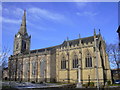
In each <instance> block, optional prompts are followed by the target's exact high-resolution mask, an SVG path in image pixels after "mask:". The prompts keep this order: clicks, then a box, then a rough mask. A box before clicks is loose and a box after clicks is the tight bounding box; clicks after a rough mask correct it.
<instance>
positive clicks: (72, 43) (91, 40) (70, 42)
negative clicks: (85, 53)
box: [61, 34, 100, 47]
mask: <svg viewBox="0 0 120 90" xmlns="http://www.w3.org/2000/svg"><path fill="white" fill-rule="evenodd" d="M99 36H100V34H98V35H97V36H96V37H99ZM80 40H81V43H86V44H87V43H88V42H93V41H94V36H90V37H85V38H80V39H75V40H69V41H64V42H63V43H62V44H61V46H63V47H64V46H65V47H66V46H67V42H69V45H70V46H71V45H73V46H74V45H78V44H79V41H80Z"/></svg>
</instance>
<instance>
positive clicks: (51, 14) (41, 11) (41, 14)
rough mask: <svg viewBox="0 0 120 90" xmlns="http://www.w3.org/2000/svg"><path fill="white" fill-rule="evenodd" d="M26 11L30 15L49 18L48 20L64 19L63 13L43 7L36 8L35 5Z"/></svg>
mask: <svg viewBox="0 0 120 90" xmlns="http://www.w3.org/2000/svg"><path fill="white" fill-rule="evenodd" d="M28 13H30V14H31V15H32V17H35V18H38V19H41V18H44V19H50V20H54V21H62V20H64V19H65V17H64V15H61V14H58V13H54V12H50V11H48V10H45V9H41V8H36V7H33V8H29V9H28Z"/></svg>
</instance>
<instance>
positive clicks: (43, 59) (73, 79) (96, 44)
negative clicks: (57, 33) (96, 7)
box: [8, 11, 111, 84]
mask: <svg viewBox="0 0 120 90" xmlns="http://www.w3.org/2000/svg"><path fill="white" fill-rule="evenodd" d="M30 41H31V36H29V35H28V33H27V28H26V11H24V15H23V18H22V24H21V26H20V29H19V31H18V33H17V34H16V35H15V38H14V51H13V55H11V56H10V57H9V66H8V67H9V77H10V80H16V81H25V82H32V81H34V82H41V81H43V82H68V83H77V82H78V77H79V79H80V81H81V83H82V84H84V83H88V82H94V83H96V82H97V80H98V81H99V83H102V84H105V82H106V81H107V80H110V81H111V70H110V64H109V60H108V55H107V53H106V50H105V49H106V46H105V41H104V40H103V38H102V36H101V34H100V33H99V34H96V32H95V30H94V34H93V36H90V37H85V38H80V37H79V38H78V39H75V40H68V39H67V40H66V41H64V42H63V43H62V44H60V45H57V46H52V47H47V48H42V49H36V50H30ZM78 66H80V68H78ZM78 69H79V70H80V72H79V73H78ZM79 75H80V76H79Z"/></svg>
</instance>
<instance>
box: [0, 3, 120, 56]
mask: <svg viewBox="0 0 120 90" xmlns="http://www.w3.org/2000/svg"><path fill="white" fill-rule="evenodd" d="M117 8H118V5H117V3H115V2H114V3H113V2H111V3H110V2H106V3H105V2H96V3H95V2H91V3H90V2H89V3H88V2H84V3H83V2H70V3H68V2H61V3H60V2H58V3H57V2H49V3H47V2H36V3H33V2H32V3H30V2H26V3H25V2H19V3H17V2H16V3H13V2H11V3H7V2H6V3H5V2H4V3H2V17H0V18H2V37H3V38H2V45H3V47H8V48H10V49H11V52H10V53H11V54H12V51H13V42H14V35H15V34H16V33H17V32H18V30H19V29H20V24H21V20H22V16H23V11H24V9H25V10H26V12H27V32H28V33H29V35H31V36H32V37H31V49H40V48H44V47H50V46H54V45H59V44H61V43H62V42H63V41H64V40H66V37H69V39H70V40H72V39H77V38H78V34H80V35H81V37H88V36H92V35H93V32H94V28H95V29H96V32H97V33H98V31H99V29H100V30H101V34H102V36H103V37H104V39H105V40H106V42H107V43H113V42H117V33H116V29H117V27H118V9H117Z"/></svg>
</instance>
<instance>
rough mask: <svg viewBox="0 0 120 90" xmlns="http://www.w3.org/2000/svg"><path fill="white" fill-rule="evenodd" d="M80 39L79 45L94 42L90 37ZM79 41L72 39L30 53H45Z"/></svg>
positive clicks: (92, 37)
mask: <svg viewBox="0 0 120 90" xmlns="http://www.w3.org/2000/svg"><path fill="white" fill-rule="evenodd" d="M96 37H97V38H99V37H100V34H98V35H96ZM80 39H81V43H86V44H87V43H88V42H93V41H94V36H90V37H85V38H80ZM80 39H74V40H69V41H64V42H63V43H62V44H60V45H57V46H52V47H48V48H42V49H36V50H31V51H30V53H37V52H38V53H39V52H44V51H45V50H46V51H50V50H53V49H55V48H58V47H66V46H67V42H69V45H70V46H71V45H73V46H74V45H78V44H79V40H80Z"/></svg>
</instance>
